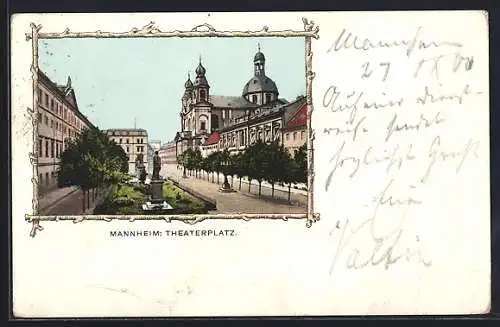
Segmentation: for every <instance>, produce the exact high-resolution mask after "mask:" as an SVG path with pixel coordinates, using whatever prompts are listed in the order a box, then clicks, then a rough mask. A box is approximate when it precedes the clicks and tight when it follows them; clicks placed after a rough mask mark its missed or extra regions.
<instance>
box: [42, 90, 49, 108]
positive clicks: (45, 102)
mask: <svg viewBox="0 0 500 327" xmlns="http://www.w3.org/2000/svg"><path fill="white" fill-rule="evenodd" d="M43 104H44V105H45V106H48V105H49V95H48V94H47V93H45V101H44V102H43Z"/></svg>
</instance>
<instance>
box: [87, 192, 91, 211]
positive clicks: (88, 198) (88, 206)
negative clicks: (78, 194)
mask: <svg viewBox="0 0 500 327" xmlns="http://www.w3.org/2000/svg"><path fill="white" fill-rule="evenodd" d="M89 208H90V190H87V209H89Z"/></svg>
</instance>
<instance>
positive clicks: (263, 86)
mask: <svg viewBox="0 0 500 327" xmlns="http://www.w3.org/2000/svg"><path fill="white" fill-rule="evenodd" d="M258 92H269V93H276V94H279V92H278V87H277V86H276V83H274V81H273V80H272V79H270V78H269V77H267V76H265V75H264V76H260V75H259V76H253V77H252V78H251V79H250V80H249V81H248V82H247V83H246V84H245V87H243V93H242V94H243V96H245V95H247V94H249V93H258Z"/></svg>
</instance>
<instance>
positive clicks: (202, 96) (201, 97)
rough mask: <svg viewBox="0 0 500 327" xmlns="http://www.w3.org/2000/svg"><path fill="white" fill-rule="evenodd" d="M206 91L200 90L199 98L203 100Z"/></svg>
mask: <svg viewBox="0 0 500 327" xmlns="http://www.w3.org/2000/svg"><path fill="white" fill-rule="evenodd" d="M206 96H207V94H206V92H205V90H200V100H205V99H206Z"/></svg>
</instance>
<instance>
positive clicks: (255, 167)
mask: <svg viewBox="0 0 500 327" xmlns="http://www.w3.org/2000/svg"><path fill="white" fill-rule="evenodd" d="M177 162H178V163H179V164H181V165H182V166H183V168H184V175H185V173H186V170H187V171H189V172H192V173H194V175H195V176H196V177H199V174H200V172H202V171H205V172H206V173H207V178H210V174H211V175H212V182H214V173H215V175H216V176H217V183H219V175H220V174H223V175H224V178H225V180H226V181H227V177H228V176H232V177H233V179H234V176H237V177H238V178H239V189H241V179H242V178H244V177H246V178H247V179H248V181H249V183H248V191H250V187H251V181H252V180H256V181H257V182H258V183H259V197H260V196H261V190H262V182H263V181H267V182H268V183H270V184H271V187H272V196H273V197H274V186H275V184H276V183H283V184H288V201H290V191H291V186H292V184H294V183H306V182H307V147H306V145H305V144H304V145H303V146H302V147H300V148H299V149H298V150H297V151H295V153H294V155H293V156H292V155H290V154H289V152H288V151H286V149H285V148H284V147H283V145H281V144H280V143H278V142H272V143H264V142H262V141H261V140H258V141H257V142H256V143H254V144H253V145H251V146H249V147H247V148H246V149H245V151H243V152H239V153H238V154H230V152H229V151H228V150H227V149H225V150H224V151H216V152H212V153H210V155H208V156H207V157H203V156H202V154H201V152H200V150H199V149H196V150H193V149H188V150H186V151H184V152H183V153H182V154H181V155H180V156H179V158H178V159H177Z"/></svg>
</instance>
